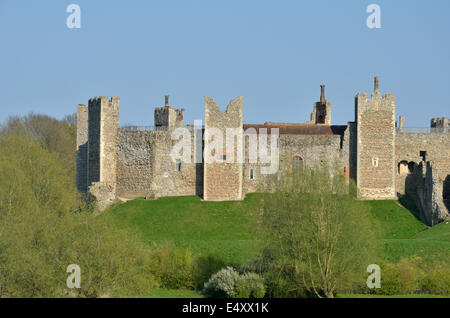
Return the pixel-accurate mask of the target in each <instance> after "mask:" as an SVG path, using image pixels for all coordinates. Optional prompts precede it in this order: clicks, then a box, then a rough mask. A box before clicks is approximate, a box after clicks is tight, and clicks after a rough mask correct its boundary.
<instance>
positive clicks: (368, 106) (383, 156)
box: [355, 90, 396, 199]
mask: <svg viewBox="0 0 450 318" xmlns="http://www.w3.org/2000/svg"><path fill="white" fill-rule="evenodd" d="M355 110H356V125H357V144H356V151H357V164H356V166H357V172H356V183H357V186H358V188H359V190H360V195H361V198H362V199H395V198H396V195H395V183H394V180H395V179H394V176H395V175H394V153H395V146H394V144H395V139H394V136H395V96H394V95H393V94H386V95H384V96H382V95H381V94H380V93H379V92H378V91H377V90H376V91H374V93H373V94H372V98H371V99H369V98H368V97H367V94H366V93H360V94H358V95H357V96H356V105H355Z"/></svg>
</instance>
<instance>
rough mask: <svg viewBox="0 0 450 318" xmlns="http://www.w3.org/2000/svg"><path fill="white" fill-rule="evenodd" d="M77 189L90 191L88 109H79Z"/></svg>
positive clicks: (85, 107) (82, 106)
mask: <svg viewBox="0 0 450 318" xmlns="http://www.w3.org/2000/svg"><path fill="white" fill-rule="evenodd" d="M76 160H77V189H78V191H80V192H83V193H85V192H87V190H88V108H87V106H86V105H81V104H80V105H78V107H77V159H76Z"/></svg>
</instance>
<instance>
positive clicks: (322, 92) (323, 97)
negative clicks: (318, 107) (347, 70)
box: [320, 85, 325, 104]
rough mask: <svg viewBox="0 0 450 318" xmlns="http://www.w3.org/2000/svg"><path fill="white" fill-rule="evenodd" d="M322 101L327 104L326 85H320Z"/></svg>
mask: <svg viewBox="0 0 450 318" xmlns="http://www.w3.org/2000/svg"><path fill="white" fill-rule="evenodd" d="M320 103H321V104H325V85H320Z"/></svg>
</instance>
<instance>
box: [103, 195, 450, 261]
mask: <svg viewBox="0 0 450 318" xmlns="http://www.w3.org/2000/svg"><path fill="white" fill-rule="evenodd" d="M261 196H262V194H249V195H247V197H246V198H245V200H243V201H231V202H230V201H229V202H204V201H201V200H200V199H199V198H198V197H194V196H187V197H168V198H160V199H158V200H155V201H146V200H144V199H136V200H132V201H128V202H127V203H123V204H120V205H117V206H115V207H113V208H112V209H110V210H108V211H107V212H106V213H105V214H104V215H105V216H106V217H111V218H113V219H114V221H115V222H116V224H117V225H118V226H121V227H127V228H129V229H130V230H131V231H133V232H137V233H139V234H140V235H141V237H142V239H143V240H144V241H145V242H146V243H148V244H152V243H156V244H158V243H161V242H164V241H171V242H173V243H175V245H177V246H179V247H187V248H189V249H190V250H191V251H192V253H193V255H194V256H200V255H201V256H213V257H215V258H219V259H221V260H223V261H224V262H226V263H235V264H242V263H244V262H246V261H247V260H248V259H249V258H252V257H255V256H256V255H257V254H258V252H259V250H260V247H259V245H258V242H257V241H255V240H254V237H255V235H254V234H255V231H256V230H257V229H255V225H254V223H253V222H252V217H251V214H252V212H254V211H256V210H257V209H258V203H259V199H260V198H261ZM364 203H365V205H366V206H367V208H368V209H369V210H370V213H371V215H372V216H373V217H374V219H375V220H377V223H378V225H379V227H378V229H377V231H378V232H379V234H380V237H381V238H382V239H383V241H384V250H385V257H386V259H387V260H389V261H392V262H397V261H399V260H400V259H401V258H403V257H410V256H419V257H421V258H422V259H423V260H424V261H425V262H434V261H449V262H450V224H446V223H445V222H444V223H441V224H439V225H437V226H434V227H433V228H430V227H428V226H426V225H424V224H423V223H422V222H421V221H420V220H418V219H417V218H416V217H415V216H414V214H413V213H412V211H413V210H414V208H415V207H414V206H413V205H412V204H411V202H409V201H402V203H401V204H400V203H399V202H398V201H364Z"/></svg>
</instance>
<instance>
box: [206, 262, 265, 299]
mask: <svg viewBox="0 0 450 318" xmlns="http://www.w3.org/2000/svg"><path fill="white" fill-rule="evenodd" d="M265 293H266V289H265V287H264V279H263V277H262V276H260V275H258V274H256V273H244V274H242V275H239V273H238V272H237V271H236V270H235V269H234V268H232V267H230V266H228V267H226V268H223V269H221V270H220V271H218V272H217V273H215V274H214V275H213V276H211V278H210V280H209V281H208V282H207V283H206V284H205V288H204V289H203V294H204V295H205V296H206V297H211V298H262V297H264V295H265Z"/></svg>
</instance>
